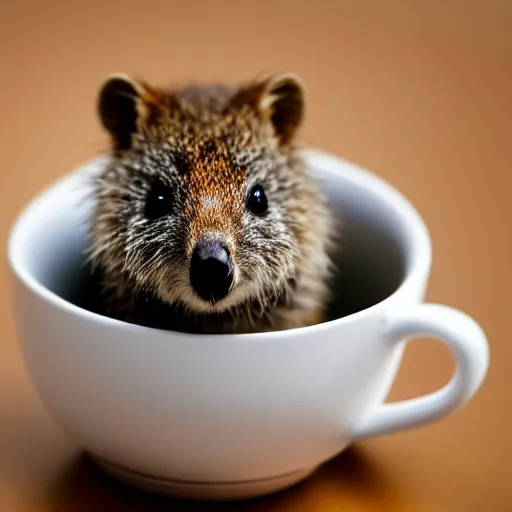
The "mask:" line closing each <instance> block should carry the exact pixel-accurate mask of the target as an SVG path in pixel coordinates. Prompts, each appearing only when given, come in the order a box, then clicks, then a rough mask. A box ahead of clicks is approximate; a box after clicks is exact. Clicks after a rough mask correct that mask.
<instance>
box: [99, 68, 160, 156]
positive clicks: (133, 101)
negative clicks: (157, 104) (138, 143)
mask: <svg viewBox="0 0 512 512" xmlns="http://www.w3.org/2000/svg"><path fill="white" fill-rule="evenodd" d="M149 94H150V92H149V90H148V89H147V87H146V86H145V85H144V84H142V83H140V82H138V81H136V80H134V79H133V78H131V77H129V76H128V75H124V74H113V75H110V76H109V77H108V78H107V79H106V80H105V82H104V83H103V85H102V87H101V89H100V91H99V94H98V114H99V117H100V119H101V122H102V124H103V126H104V128H106V130H108V132H109V133H110V136H111V138H112V143H113V145H114V148H115V149H117V150H122V149H129V148H130V146H131V144H132V135H133V133H135V132H136V131H137V127H138V124H139V121H140V120H141V119H142V118H145V117H147V115H148V108H147V105H145V102H146V101H147V99H148V98H147V97H148V95H149Z"/></svg>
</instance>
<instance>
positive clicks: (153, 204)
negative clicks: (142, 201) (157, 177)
mask: <svg viewBox="0 0 512 512" xmlns="http://www.w3.org/2000/svg"><path fill="white" fill-rule="evenodd" d="M174 203H175V201H174V193H173V190H172V189H171V188H170V187H168V186H167V185H164V184H163V183H160V182H155V183H153V185H152V187H151V190H150V191H149V194H148V196H147V198H146V208H145V212H144V213H145V216H146V218H147V219H149V220H156V219H160V218H161V217H165V216H166V215H170V214H171V213H172V212H173V210H174Z"/></svg>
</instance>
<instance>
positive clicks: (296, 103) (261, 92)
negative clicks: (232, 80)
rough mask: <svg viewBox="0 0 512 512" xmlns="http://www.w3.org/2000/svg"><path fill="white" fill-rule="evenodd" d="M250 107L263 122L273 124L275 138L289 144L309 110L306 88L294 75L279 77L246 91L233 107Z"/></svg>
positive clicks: (234, 101)
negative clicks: (306, 105)
mask: <svg viewBox="0 0 512 512" xmlns="http://www.w3.org/2000/svg"><path fill="white" fill-rule="evenodd" d="M243 104H250V105H251V106H252V107H253V108H255V109H256V111H257V113H258V114H259V116H260V118H261V119H262V120H263V121H270V123H271V124H272V127H273V129H274V133H275V136H276V137H277V139H278V140H279V142H280V143H281V144H286V143H288V142H290V140H291V139H292V138H293V136H294V135H295V133H296V131H297V129H298V128H299V126H300V125H301V123H302V119H303V117H304V110H305V87H304V84H303V82H302V80H301V79H300V78H299V77H298V76H297V75H294V74H291V73H283V74H275V75H273V76H271V77H270V78H268V79H266V80H264V81H261V82H258V83H256V84H252V85H249V86H248V87H245V88H242V89H241V90H240V91H239V92H238V93H237V94H236V95H235V96H234V98H233V100H232V105H235V106H242V105H243Z"/></svg>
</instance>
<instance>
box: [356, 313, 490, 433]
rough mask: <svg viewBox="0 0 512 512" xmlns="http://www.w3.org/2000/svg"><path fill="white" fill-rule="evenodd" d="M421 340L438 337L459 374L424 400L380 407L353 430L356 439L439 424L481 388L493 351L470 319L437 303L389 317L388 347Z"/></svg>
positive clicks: (482, 333)
mask: <svg viewBox="0 0 512 512" xmlns="http://www.w3.org/2000/svg"><path fill="white" fill-rule="evenodd" d="M419 336H431V337H434V338H438V339H439V340H440V341H442V342H443V343H445V344H446V345H447V346H448V347H449V348H450V349H451V350H452V352H453V354H454V356H455V360H456V370H455V373H454V375H453V377H452V378H451V380H450V382H449V383H448V384H446V385H445V386H444V387H443V388H441V389H440V390H438V391H435V392H433V393H430V394H427V395H425V396H421V397H418V398H413V399H410V400H404V401H401V402H394V403H386V404H383V405H380V406H379V407H378V408H377V409H376V410H375V411H374V412H372V413H370V414H369V416H368V417H366V418H365V419H364V420H363V422H362V423H361V424H360V425H358V426H357V428H355V430H354V432H353V433H352V435H351V439H352V440H354V441H356V440H360V439H362V438H366V437H371V436H378V435H384V434H390V433H393V432H398V431H402V430H407V429H410V428H413V427H418V426H420V425H424V424H426V423H431V422H433V421H436V420H439V419H441V418H443V417H445V416H447V415H448V414H450V413H452V412H453V411H454V410H455V409H458V408H459V407H461V406H462V405H464V404H465V403H466V402H467V401H468V400H469V399H470V398H471V397H472V396H473V395H474V394H475V393H476V391H477V390H478V388H479V387H480V385H481V384H482V382H483V380H484V378H485V375H486V373H487V368H488V366H489V346H488V344H487V339H486V336H485V334H484V332H483V331H482V329H481V328H480V326H479V325H478V324H477V323H476V322H475V321H474V320H473V319H472V318H470V317H469V316H467V315H466V314H464V313H461V312H460V311H457V310H455V309H452V308H449V307H446V306H440V305H437V304H419V305H415V306H412V307H407V308H402V309H400V310H398V311H395V312H392V313H390V314H388V316H387V318H386V322H385V337H386V340H387V341H388V342H389V343H392V344H395V343H401V342H402V341H403V340H404V339H407V338H412V337H419Z"/></svg>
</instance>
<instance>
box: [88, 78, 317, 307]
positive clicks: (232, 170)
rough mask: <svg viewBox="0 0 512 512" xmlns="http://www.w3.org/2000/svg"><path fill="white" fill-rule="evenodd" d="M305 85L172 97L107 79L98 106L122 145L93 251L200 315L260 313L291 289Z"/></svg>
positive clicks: (302, 212) (104, 186)
mask: <svg viewBox="0 0 512 512" xmlns="http://www.w3.org/2000/svg"><path fill="white" fill-rule="evenodd" d="M272 87H273V89H272ZM299 87H300V86H299V85H298V84H297V83H296V82H295V81H293V80H292V79H290V78H282V79H281V80H280V81H279V80H277V81H274V82H270V83H269V82H267V83H263V84H259V85H258V86H253V87H252V88H249V89H244V90H241V91H238V92H237V91H235V92H231V91H227V90H222V91H219V90H214V91H213V92H212V91H211V90H203V91H201V90H199V91H198V90H193V91H190V90H185V91H183V92H181V94H180V93H173V94H164V93H158V92H155V91H149V89H147V88H146V87H145V86H144V87H143V86H140V85H138V84H136V85H134V84H133V82H127V81H126V80H125V79H123V80H121V79H119V78H115V79H113V81H112V80H111V81H109V82H107V84H106V86H105V87H104V89H103V91H102V95H101V96H100V98H101V101H102V103H100V105H101V107H102V109H101V113H102V119H103V121H104V124H105V126H107V128H109V130H110V131H111V133H112V135H113V142H114V144H115V149H116V151H115V156H114V159H113V162H112V164H111V165H110V168H109V170H108V171H107V172H106V173H105V174H104V175H103V176H102V177H101V179H100V180H99V182H98V199H99V205H98V210H97V214H96V217H95V221H94V225H93V258H95V259H97V260H98V261H100V262H101V263H102V264H103V265H104V267H105V268H106V269H107V271H110V272H114V273H123V274H125V275H129V276H130V279H131V282H132V283H133V284H134V285H136V286H137V287H138V288H140V289H141V290H146V291H148V292H150V293H152V294H154V295H156V296H157V297H159V298H160V299H161V300H163V301H164V302H168V303H180V304H182V305H184V306H185V307H188V308H189V309H190V310H193V311H212V312H213V311H223V310H226V309H229V308H231V307H234V306H240V305H241V304H244V303H249V302H250V303H252V307H254V303H259V304H261V307H262V309H263V308H265V307H266V306H267V305H268V303H269V302H271V301H272V300H274V299H275V298H276V297H278V296H279V295H280V294H282V293H283V292H285V291H287V289H288V288H289V287H290V286H292V285H293V279H294V276H295V271H296V265H297V260H298V258H299V257H300V252H301V236H302V235H303V233H304V231H305V230H307V218H308V208H309V207H310V199H309V196H308V192H307V190H306V188H307V180H305V176H304V175H303V170H302V168H301V167H300V165H299V164H298V162H295V160H294V159H295V157H294V154H293V151H291V146H290V143H291V136H292V135H293V130H294V128H295V127H296V126H297V125H298V121H299V120H300V115H299V114H300V112H297V109H301V108H302V95H301V90H300V88H299ZM120 92H124V94H125V95H124V96H122V97H123V98H127V97H128V98H129V100H130V101H125V102H124V104H122V105H121V107H122V108H120V103H119V101H118V99H119V94H120ZM279 93H280V94H279ZM126 94H128V96H126ZM209 94H210V95H209ZM272 95H273V96H272ZM116 101H117V104H116ZM265 101H266V102H267V104H266V105H264V106H262V102H265ZM280 102H281V103H280ZM121 103H123V102H121ZM109 109H110V110H109ZM130 109H131V110H130ZM286 110H287V111H288V117H286V116H285V114H286V112H285V111H286ZM130 112H131V115H132V117H133V116H136V117H135V119H131V117H130ZM130 119H131V121H130Z"/></svg>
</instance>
